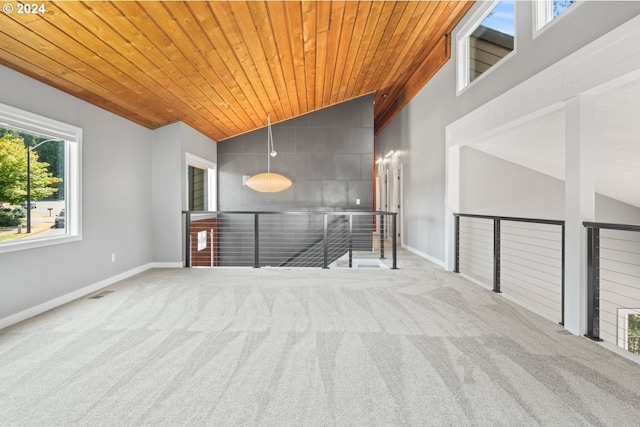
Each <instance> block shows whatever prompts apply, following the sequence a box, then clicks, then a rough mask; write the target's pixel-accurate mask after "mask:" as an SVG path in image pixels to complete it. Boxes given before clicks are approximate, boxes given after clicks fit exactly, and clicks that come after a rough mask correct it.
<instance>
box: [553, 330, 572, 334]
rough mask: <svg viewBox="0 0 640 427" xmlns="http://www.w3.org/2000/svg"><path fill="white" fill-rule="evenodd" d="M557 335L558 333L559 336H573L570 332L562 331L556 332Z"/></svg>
mask: <svg viewBox="0 0 640 427" xmlns="http://www.w3.org/2000/svg"><path fill="white" fill-rule="evenodd" d="M556 332H557V333H559V334H560V335H573V334H572V333H571V332H569V331H567V330H565V329H563V330H561V331H556Z"/></svg>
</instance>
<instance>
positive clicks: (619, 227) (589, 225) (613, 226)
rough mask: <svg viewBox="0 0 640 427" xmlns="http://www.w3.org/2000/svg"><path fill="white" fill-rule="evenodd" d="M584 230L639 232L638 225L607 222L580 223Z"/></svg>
mask: <svg viewBox="0 0 640 427" xmlns="http://www.w3.org/2000/svg"><path fill="white" fill-rule="evenodd" d="M582 225H584V226H585V227H586V228H604V229H607V230H622V231H640V225H632V224H613V223H607V222H588V221H585V222H583V223H582Z"/></svg>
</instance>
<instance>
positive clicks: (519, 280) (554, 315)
mask: <svg viewBox="0 0 640 427" xmlns="http://www.w3.org/2000/svg"><path fill="white" fill-rule="evenodd" d="M454 218H455V236H456V238H455V270H454V271H455V272H456V273H462V274H464V275H466V276H468V277H470V278H472V279H474V280H475V281H477V282H479V283H481V284H484V285H486V286H487V287H489V288H490V289H492V290H493V291H494V292H496V293H503V294H504V295H505V296H508V297H509V298H511V299H512V300H514V301H516V302H518V303H519V304H521V305H522V306H524V307H526V308H527V309H529V310H531V311H534V312H536V313H538V314H540V315H543V316H545V317H547V318H549V319H552V320H555V321H558V320H559V322H560V323H561V324H562V323H564V221H560V220H550V219H537V218H519V217H507V216H493V215H476V214H460V213H456V214H454Z"/></svg>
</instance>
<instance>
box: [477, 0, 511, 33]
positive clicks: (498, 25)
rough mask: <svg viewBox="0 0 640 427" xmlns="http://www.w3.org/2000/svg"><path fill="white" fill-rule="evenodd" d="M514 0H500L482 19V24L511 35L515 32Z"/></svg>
mask: <svg viewBox="0 0 640 427" xmlns="http://www.w3.org/2000/svg"><path fill="white" fill-rule="evenodd" d="M514 18H515V9H514V1H513V0H511V1H507V0H505V1H501V2H500V3H498V4H497V5H496V7H495V8H493V10H492V11H491V13H490V14H489V15H488V16H487V17H486V18H485V19H484V21H482V24H481V25H483V26H485V27H488V28H493V29H494V30H497V31H500V32H501V33H504V34H508V35H510V36H513V35H514V33H515V25H514V21H515V19H514Z"/></svg>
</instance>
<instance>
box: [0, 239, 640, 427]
mask: <svg viewBox="0 0 640 427" xmlns="http://www.w3.org/2000/svg"><path fill="white" fill-rule="evenodd" d="M399 266H400V268H401V269H400V270H398V271H394V270H373V271H372V270H370V269H365V270H359V271H350V270H306V269H305V270H276V269H260V270H253V269H217V270H209V269H177V270H152V271H149V272H146V273H143V274H141V275H138V276H136V277H133V278H131V279H129V280H125V281H123V282H120V283H118V284H115V285H113V286H110V287H109V288H108V289H107V290H110V291H113V292H112V293H108V294H105V296H104V297H102V298H99V299H89V298H83V299H80V300H77V301H75V302H73V303H70V304H67V305H66V306H64V307H61V308H59V309H56V310H52V311H50V312H48V313H45V314H43V315H40V316H38V317H36V318H33V319H31V320H29V321H26V322H23V323H21V324H19V325H15V326H13V327H10V328H6V329H4V330H2V331H0V425H1V426H38V425H41V426H75V425H81V426H139V425H148V426H163V425H164V426H176V425H190V426H203V425H211V426H230V425H238V426H247V425H264V426H287V425H291V426H307V425H308V426H334V425H336V426H379V425H416V426H425V425H432V426H535V425H542V426H583V425H593V426H601V425H603V426H604V425H608V426H637V425H639V424H640V365H639V364H636V363H634V362H631V361H629V360H627V359H625V358H622V357H620V356H618V355H616V354H614V353H612V352H610V351H608V350H606V349H604V348H602V347H601V346H599V345H597V344H594V343H592V342H590V341H589V340H587V339H585V338H582V337H577V336H571V335H564V334H561V333H559V331H562V328H561V327H560V326H559V325H556V324H553V323H552V322H549V321H547V320H545V319H542V318H540V317H538V316H536V315H534V314H532V313H530V312H528V311H526V310H524V309H523V308H520V307H518V306H516V305H514V304H512V303H510V302H509V301H506V300H505V299H504V298H501V297H500V296H499V295H496V294H493V293H492V292H489V291H487V290H485V289H483V288H481V287H479V286H477V285H473V284H470V283H468V282H467V281H465V280H464V279H462V278H460V277H459V276H457V275H454V274H451V273H447V272H445V271H443V270H442V269H440V268H439V267H436V266H434V265H432V264H430V263H428V262H426V261H424V260H421V259H420V258H418V257H416V256H414V255H412V254H410V253H407V252H404V251H402V252H401V253H400V261H399Z"/></svg>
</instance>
